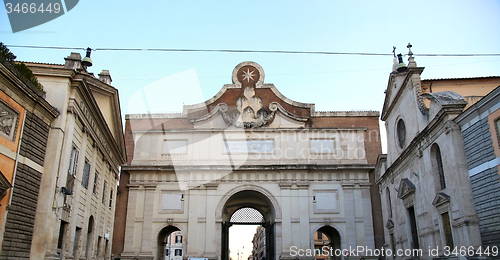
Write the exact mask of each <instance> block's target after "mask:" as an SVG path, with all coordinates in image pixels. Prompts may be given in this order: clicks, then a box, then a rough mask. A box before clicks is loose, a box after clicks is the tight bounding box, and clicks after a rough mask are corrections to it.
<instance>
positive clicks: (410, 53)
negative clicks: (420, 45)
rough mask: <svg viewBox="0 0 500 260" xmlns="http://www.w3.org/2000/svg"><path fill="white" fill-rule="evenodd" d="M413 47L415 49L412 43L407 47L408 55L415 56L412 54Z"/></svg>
mask: <svg viewBox="0 0 500 260" xmlns="http://www.w3.org/2000/svg"><path fill="white" fill-rule="evenodd" d="M411 47H413V46H412V45H411V43H408V45H406V48H408V55H410V56H411V55H413V52H411Z"/></svg>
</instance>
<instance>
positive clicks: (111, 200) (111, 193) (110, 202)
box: [109, 189, 113, 209]
mask: <svg viewBox="0 0 500 260" xmlns="http://www.w3.org/2000/svg"><path fill="white" fill-rule="evenodd" d="M112 207H113V189H111V191H110V192H109V209H111V208H112Z"/></svg>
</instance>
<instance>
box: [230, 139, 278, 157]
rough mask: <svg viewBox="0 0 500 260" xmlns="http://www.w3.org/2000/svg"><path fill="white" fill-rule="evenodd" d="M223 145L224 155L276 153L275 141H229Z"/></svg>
mask: <svg viewBox="0 0 500 260" xmlns="http://www.w3.org/2000/svg"><path fill="white" fill-rule="evenodd" d="M222 145H223V148H224V154H259V153H273V152H274V140H227V141H226V142H224V143H223V144H222Z"/></svg>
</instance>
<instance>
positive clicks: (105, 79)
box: [99, 70, 113, 85]
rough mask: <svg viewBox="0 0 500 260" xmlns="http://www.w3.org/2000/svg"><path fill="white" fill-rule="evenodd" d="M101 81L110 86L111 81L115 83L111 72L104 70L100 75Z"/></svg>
mask: <svg viewBox="0 0 500 260" xmlns="http://www.w3.org/2000/svg"><path fill="white" fill-rule="evenodd" d="M99 80H100V81H102V82H104V83H106V84H108V85H111V81H113V80H112V79H111V75H110V74H109V70H102V71H101V73H99Z"/></svg>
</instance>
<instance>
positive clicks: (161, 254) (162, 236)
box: [156, 225, 181, 260]
mask: <svg viewBox="0 0 500 260" xmlns="http://www.w3.org/2000/svg"><path fill="white" fill-rule="evenodd" d="M175 231H181V230H180V229H179V228H178V227H176V226H172V225H169V226H166V227H164V228H162V229H161V230H160V232H158V240H157V241H158V242H157V243H158V244H157V250H156V251H157V252H156V256H157V257H156V259H158V260H165V245H166V239H167V237H168V236H169V235H170V234H172V233H173V232H175Z"/></svg>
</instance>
